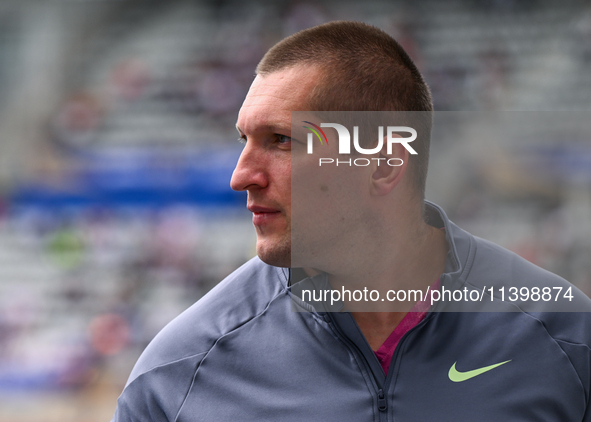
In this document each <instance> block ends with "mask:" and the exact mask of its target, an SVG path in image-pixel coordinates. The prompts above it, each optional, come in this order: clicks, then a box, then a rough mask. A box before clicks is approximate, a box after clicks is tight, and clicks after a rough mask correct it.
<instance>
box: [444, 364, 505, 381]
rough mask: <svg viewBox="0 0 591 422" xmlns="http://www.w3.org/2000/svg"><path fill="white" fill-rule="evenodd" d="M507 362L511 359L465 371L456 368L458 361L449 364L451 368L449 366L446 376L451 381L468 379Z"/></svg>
mask: <svg viewBox="0 0 591 422" xmlns="http://www.w3.org/2000/svg"><path fill="white" fill-rule="evenodd" d="M507 362H511V360H506V361H505V362H501V363H495V364H494V365H490V366H485V367H484V368H478V369H474V370H472V371H467V372H460V371H458V370H457V369H456V363H458V362H454V364H453V365H452V366H451V368H449V374H448V376H449V379H450V380H452V381H453V382H462V381H466V380H469V379H470V378H474V377H475V376H478V375H480V374H484V373H485V372H488V371H490V370H491V369H495V368H496V367H497V366H501V365H504V364H506V363H507Z"/></svg>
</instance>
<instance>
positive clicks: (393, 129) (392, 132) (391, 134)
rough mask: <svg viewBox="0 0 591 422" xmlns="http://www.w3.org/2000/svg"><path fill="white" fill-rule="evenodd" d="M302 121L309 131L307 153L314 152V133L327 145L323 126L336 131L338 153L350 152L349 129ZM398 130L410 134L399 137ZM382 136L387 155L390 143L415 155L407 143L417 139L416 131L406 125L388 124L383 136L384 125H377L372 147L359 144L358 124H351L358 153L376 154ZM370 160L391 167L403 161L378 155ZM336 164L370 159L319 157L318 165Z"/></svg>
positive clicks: (333, 124) (321, 142)
mask: <svg viewBox="0 0 591 422" xmlns="http://www.w3.org/2000/svg"><path fill="white" fill-rule="evenodd" d="M303 123H306V124H308V125H310V126H303V127H304V128H305V129H308V130H310V131H311V132H309V133H308V135H307V145H308V149H307V153H308V154H313V153H314V135H316V138H318V140H319V141H320V144H321V145H324V144H325V143H326V145H328V137H327V136H326V133H325V132H324V131H323V130H322V128H323V127H328V128H333V129H335V130H336V131H337V135H338V137H339V154H351V134H350V133H349V130H348V129H347V128H346V127H345V126H343V125H341V124H338V123H320V126H318V125H316V124H314V123H312V122H309V121H303ZM400 132H405V133H409V134H410V136H409V137H406V138H402V137H400V135H398V133H400ZM384 138H385V139H386V149H387V153H388V155H390V154H392V145H393V144H402V146H404V148H406V150H407V151H408V152H409V153H410V154H412V155H416V154H417V152H416V151H415V150H414V148H413V147H411V146H410V145H409V143H410V142H413V141H414V140H415V139H417V131H416V130H414V129H413V128H411V127H408V126H388V127H387V128H386V136H384V126H378V143H377V145H376V146H375V147H373V148H363V147H362V146H361V145H360V144H359V126H353V147H354V148H355V150H356V151H357V152H358V153H360V154H365V155H372V154H377V153H378V152H380V151H381V150H382V148H383V146H384ZM371 160H377V162H378V165H380V162H381V160H384V161H386V164H387V165H389V166H393V167H397V166H401V165H402V164H403V163H404V161H403V160H402V159H401V158H390V159H387V160H386V158H384V157H380V158H376V157H372V158H371ZM335 162H336V165H337V166H338V165H339V164H348V165H349V166H351V165H355V166H363V167H365V166H368V165H369V164H370V163H371V161H370V159H369V158H356V159H355V160H351V159H349V160H339V159H337V160H335V159H334V158H320V159H319V165H320V166H322V164H331V163H335Z"/></svg>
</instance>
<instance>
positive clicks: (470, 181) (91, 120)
mask: <svg viewBox="0 0 591 422" xmlns="http://www.w3.org/2000/svg"><path fill="white" fill-rule="evenodd" d="M335 19H352V20H361V21H365V22H368V23H371V24H374V25H376V26H378V27H380V28H382V29H384V30H386V31H387V32H389V33H390V34H392V35H393V36H394V37H395V38H396V39H397V40H398V41H399V42H400V43H401V44H402V45H403V46H404V47H405V48H406V49H407V51H409V53H410V55H411V56H412V57H413V58H414V60H415V61H416V63H417V64H418V66H419V68H420V69H421V70H422V72H423V73H424V75H425V77H426V79H427V82H428V84H429V85H430V86H431V88H432V91H433V95H434V99H435V104H436V109H437V110H441V111H443V112H442V113H440V114H439V115H438V116H437V121H438V125H437V129H436V130H435V134H434V141H433V147H432V153H431V154H432V161H431V178H430V181H429V187H428V198H430V199H432V200H434V201H436V202H438V203H440V204H441V205H443V206H444V207H445V208H446V210H447V211H448V213H449V214H450V216H451V218H452V219H453V220H455V221H456V222H457V223H459V224H460V225H462V226H464V227H465V228H467V229H468V230H470V231H472V232H473V233H474V234H477V235H480V236H483V237H486V238H488V239H491V240H493V241H495V242H497V243H500V244H502V245H503V246H505V247H508V248H509V249H512V250H514V251H515V252H517V253H519V254H521V255H522V256H524V257H526V258H527V259H529V260H531V261H533V262H535V263H537V264H539V265H541V266H543V267H545V268H547V269H549V270H551V271H554V272H556V273H558V274H560V275H562V276H563V277H565V278H567V279H569V280H570V281H572V282H573V283H575V284H576V285H578V286H579V287H580V288H581V289H583V290H584V291H585V292H587V293H588V294H589V293H590V292H591V259H590V258H591V136H590V133H591V129H590V126H589V125H590V124H591V123H590V122H589V120H590V119H589V112H588V111H589V110H590V109H591V7H590V6H589V4H588V2H586V1H578V0H562V1H544V0H481V1H474V0H472V1H471V0H449V1H445V2H441V1H437V0H421V1H414V2H410V1H388V2H385V1H377V0H366V1H363V2H352V1H286V0H284V1H271V0H268V1H262V0H261V1H258V2H253V1H237V0H236V1H233V0H226V1H214V0H209V1H205V0H201V1H183V0H166V1H156V0H151V1H149V0H146V1H140V0H136V1H123V0H110V1H107V0H103V1H100V0H14V1H11V0H0V421H2V422H4V421H6V422H21V421H22V422H25V421H27V422H28V421H31V422H33V421H35V422H43V421H48V422H50V421H60V422H69V421H76V422H94V421H105V420H109V419H110V418H111V416H112V414H113V412H114V409H115V405H116V398H117V396H118V395H119V393H120V392H121V390H122V388H123V386H124V383H125V380H126V378H127V376H128V374H129V372H130V370H131V367H132V365H133V363H134V362H135V360H136V359H137V357H138V355H139V353H141V351H142V350H143V348H144V347H145V346H146V344H147V343H148V342H149V341H150V339H151V338H152V337H153V336H154V335H155V334H156V333H157V332H158V331H159V330H160V329H161V328H162V327H163V326H164V325H165V324H166V323H167V322H168V321H169V320H171V319H172V318H173V317H174V316H176V315H177V314H178V313H180V312H181V311H182V310H184V309H185V308H186V307H188V306H189V305H190V304H191V303H193V302H194V301H196V300H197V299H198V298H199V297H200V296H201V295H203V294H204V293H205V292H206V291H207V290H208V289H210V288H211V287H212V286H213V285H215V284H216V283H217V282H218V281H220V280H221V279H222V278H223V277H224V276H225V275H227V274H228V273H230V272H231V271H232V270H233V269H234V268H236V267H237V266H239V265H240V264H241V263H243V262H244V261H245V260H247V259H248V258H250V257H251V256H253V255H254V239H255V237H254V230H253V229H252V227H251V222H250V221H251V220H250V219H251V217H250V214H249V213H248V212H247V211H246V210H245V208H244V199H245V196H244V195H242V194H237V193H234V192H232V191H231V190H230V189H229V187H228V183H229V180H230V175H231V172H232V169H233V166H234V164H235V162H236V159H237V157H238V155H239V153H240V145H239V144H238V143H237V142H235V140H236V138H237V135H236V133H235V130H234V128H233V127H234V123H235V119H236V114H237V111H238V109H239V107H240V104H241V102H242V99H243V98H244V95H245V94H246V92H247V90H248V87H249V84H250V82H251V81H252V78H253V69H254V67H255V65H256V63H257V62H258V60H259V59H260V58H261V57H262V55H263V53H264V52H265V51H266V49H268V48H269V47H270V46H271V45H273V44H274V43H275V42H276V41H278V40H279V39H281V38H283V37H284V36H287V35H289V34H292V33H294V32H296V31H297V30H300V29H304V28H306V27H310V26H313V25H316V24H319V23H322V22H325V21H329V20H335ZM503 110H512V111H514V113H503ZM532 110H533V111H536V110H537V111H542V110H547V111H552V110H555V111H556V113H552V114H550V113H546V114H543V113H529V114H528V112H527V111H532ZM454 111H470V113H463V112H459V113H458V112H454ZM585 111H587V112H585ZM491 116H498V118H491ZM549 116H553V117H552V118H550V117H549ZM556 116H558V118H557V117H556ZM491 121H492V122H496V124H497V125H499V122H501V124H500V127H499V126H497V127H495V128H494V129H491V128H490V127H488V126H487V125H490V124H491ZM548 121H552V124H551V125H548ZM524 122H527V123H526V124H524ZM458 128H461V130H460V129H458ZM509 129H511V131H509ZM503 130H507V133H509V132H510V133H511V135H507V136H503V135H502V134H503V133H504V132H503ZM490 133H494V134H495V135H497V136H490V135H486V136H485V135H484V134H490Z"/></svg>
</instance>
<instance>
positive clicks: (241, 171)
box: [230, 144, 268, 191]
mask: <svg viewBox="0 0 591 422" xmlns="http://www.w3.org/2000/svg"><path fill="white" fill-rule="evenodd" d="M267 185H268V176H267V172H266V170H265V160H264V157H263V156H262V155H261V154H259V153H258V152H257V148H256V146H254V145H251V144H246V146H245V147H244V149H243V150H242V153H241V154H240V158H238V163H237V164H236V168H235V169H234V173H232V180H231V181H230V187H231V188H232V189H234V190H236V191H244V190H251V189H262V188H265V187H266V186H267Z"/></svg>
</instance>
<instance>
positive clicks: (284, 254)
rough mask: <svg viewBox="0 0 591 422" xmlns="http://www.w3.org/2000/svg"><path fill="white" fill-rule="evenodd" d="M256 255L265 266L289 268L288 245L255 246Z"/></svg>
mask: <svg viewBox="0 0 591 422" xmlns="http://www.w3.org/2000/svg"><path fill="white" fill-rule="evenodd" d="M257 255H258V256H259V258H260V259H261V261H263V262H264V263H265V264H268V265H272V266H274V267H283V268H290V267H291V247H290V245H274V246H272V247H269V246H268V245H263V244H257Z"/></svg>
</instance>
